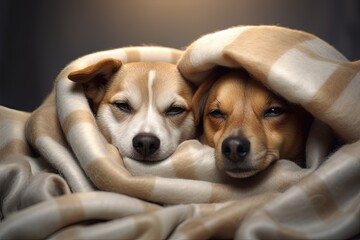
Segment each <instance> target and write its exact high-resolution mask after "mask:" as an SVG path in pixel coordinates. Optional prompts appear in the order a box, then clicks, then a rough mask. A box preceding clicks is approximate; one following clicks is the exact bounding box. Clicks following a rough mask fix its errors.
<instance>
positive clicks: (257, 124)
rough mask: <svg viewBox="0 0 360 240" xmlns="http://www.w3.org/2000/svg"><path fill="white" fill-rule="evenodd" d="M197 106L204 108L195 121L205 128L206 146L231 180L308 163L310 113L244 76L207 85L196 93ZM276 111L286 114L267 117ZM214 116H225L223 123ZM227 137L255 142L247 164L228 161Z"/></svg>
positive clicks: (239, 74) (235, 74) (228, 76)
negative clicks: (283, 163) (283, 162)
mask: <svg viewBox="0 0 360 240" xmlns="http://www.w3.org/2000/svg"><path fill="white" fill-rule="evenodd" d="M211 84H213V85H211ZM202 96H205V99H201V98H203V97H202ZM193 102H194V106H197V107H198V108H199V109H202V108H203V110H200V111H201V112H199V111H195V119H197V120H198V124H199V125H202V128H203V134H202V141H203V142H204V143H205V144H207V145H209V146H211V147H214V148H215V154H216V156H215V158H216V164H217V166H218V167H219V168H220V169H222V170H225V171H226V172H227V173H229V174H230V175H231V176H235V177H249V176H252V175H254V174H255V173H257V172H260V171H262V170H264V169H266V168H267V167H269V166H270V165H271V163H273V162H274V161H276V160H278V159H282V158H284V159H289V160H292V161H295V162H296V161H299V160H301V159H302V158H303V153H304V142H305V138H306V136H307V126H308V124H307V122H308V115H307V113H305V111H304V110H303V109H302V108H300V107H297V106H294V105H291V104H289V103H287V102H286V101H285V100H283V99H281V98H279V97H278V96H276V95H275V94H274V93H272V92H271V91H270V90H268V89H267V88H265V87H264V86H263V85H262V84H261V83H259V82H257V81H256V80H254V79H252V78H250V77H249V76H247V75H246V74H245V73H243V72H240V71H232V72H230V73H227V74H225V75H223V76H222V77H220V78H219V79H218V80H217V81H215V82H214V83H213V82H205V83H204V84H203V85H201V86H200V87H199V90H198V91H197V92H196V93H195V95H194V99H193ZM200 102H203V103H202V104H203V106H202V107H200V106H199V103H200ZM200 105H201V103H200ZM272 107H278V108H281V109H283V110H284V111H285V112H284V113H283V114H280V115H279V116H273V117H264V112H265V111H266V110H267V109H270V108H272ZM214 110H219V111H221V113H223V114H224V118H217V117H214V116H212V115H211V112H212V111H214ZM228 137H242V138H245V139H247V140H248V141H249V142H250V150H249V153H248V154H247V155H246V157H244V159H243V160H241V161H239V162H233V161H230V160H229V159H227V158H226V157H225V156H224V154H223V152H222V144H223V142H224V140H225V139H227V138H228Z"/></svg>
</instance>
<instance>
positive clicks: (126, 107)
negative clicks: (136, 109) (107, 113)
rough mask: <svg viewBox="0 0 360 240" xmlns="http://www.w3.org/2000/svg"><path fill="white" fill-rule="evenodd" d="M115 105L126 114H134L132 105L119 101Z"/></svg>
mask: <svg viewBox="0 0 360 240" xmlns="http://www.w3.org/2000/svg"><path fill="white" fill-rule="evenodd" d="M114 105H115V106H116V107H117V108H118V109H119V110H121V111H123V112H125V113H132V111H133V108H132V107H131V105H130V104H129V103H128V102H126V101H117V102H115V103H114Z"/></svg>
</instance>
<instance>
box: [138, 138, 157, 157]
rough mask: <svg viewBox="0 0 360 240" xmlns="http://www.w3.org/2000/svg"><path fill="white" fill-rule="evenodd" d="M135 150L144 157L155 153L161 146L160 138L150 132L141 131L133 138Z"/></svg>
mask: <svg viewBox="0 0 360 240" xmlns="http://www.w3.org/2000/svg"><path fill="white" fill-rule="evenodd" d="M132 144H133V147H134V148H135V150H136V151H137V152H138V153H140V154H141V155H143V156H144V157H147V156H150V155H151V154H153V153H155V152H156V151H157V150H158V149H159V147H160V139H159V138H158V137H156V136H155V135H153V134H150V133H140V134H138V135H136V136H135V137H134V138H133V140H132Z"/></svg>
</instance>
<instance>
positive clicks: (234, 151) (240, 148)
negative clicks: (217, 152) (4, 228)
mask: <svg viewBox="0 0 360 240" xmlns="http://www.w3.org/2000/svg"><path fill="white" fill-rule="evenodd" d="M221 151H222V153H223V154H224V155H225V157H226V158H227V159H229V160H231V161H234V162H238V161H241V160H242V159H244V157H245V156H246V155H247V154H248V153H249V151H250V142H249V140H247V139H246V138H244V137H240V138H239V137H228V138H226V139H225V140H224V141H223V143H222V146H221Z"/></svg>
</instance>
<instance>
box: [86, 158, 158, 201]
mask: <svg viewBox="0 0 360 240" xmlns="http://www.w3.org/2000/svg"><path fill="white" fill-rule="evenodd" d="M109 161H110V160H108V159H96V160H94V161H92V162H90V163H89V165H88V167H87V168H86V169H85V172H86V174H87V175H88V176H89V178H90V179H91V180H92V182H93V183H94V184H95V185H96V186H97V187H98V188H99V189H100V190H104V191H111V192H117V193H122V194H126V195H128V196H131V197H137V198H141V199H146V200H149V199H150V196H151V194H152V192H153V189H154V187H155V177H151V176H146V177H133V176H130V174H129V172H128V171H127V170H126V169H124V168H121V167H119V166H115V165H114V164H111V163H110V162H109Z"/></svg>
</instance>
